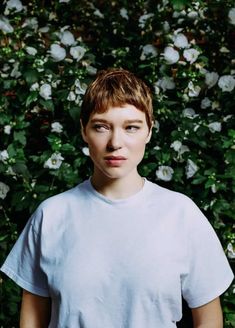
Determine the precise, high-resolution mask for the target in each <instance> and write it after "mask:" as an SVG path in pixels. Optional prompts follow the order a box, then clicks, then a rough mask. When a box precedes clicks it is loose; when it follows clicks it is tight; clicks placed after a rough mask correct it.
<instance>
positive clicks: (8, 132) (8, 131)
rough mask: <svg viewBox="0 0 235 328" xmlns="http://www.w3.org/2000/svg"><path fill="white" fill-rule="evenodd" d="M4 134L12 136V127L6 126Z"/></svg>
mask: <svg viewBox="0 0 235 328" xmlns="http://www.w3.org/2000/svg"><path fill="white" fill-rule="evenodd" d="M4 133H5V134H11V126H10V125H5V126H4Z"/></svg>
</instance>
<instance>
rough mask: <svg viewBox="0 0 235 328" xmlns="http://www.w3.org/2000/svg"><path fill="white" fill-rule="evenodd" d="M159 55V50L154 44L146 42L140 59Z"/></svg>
mask: <svg viewBox="0 0 235 328" xmlns="http://www.w3.org/2000/svg"><path fill="white" fill-rule="evenodd" d="M156 56H157V50H156V48H155V47H154V46H153V45H152V44H146V45H145V46H143V48H142V53H141V56H140V60H145V59H146V58H147V57H151V58H153V57H156Z"/></svg>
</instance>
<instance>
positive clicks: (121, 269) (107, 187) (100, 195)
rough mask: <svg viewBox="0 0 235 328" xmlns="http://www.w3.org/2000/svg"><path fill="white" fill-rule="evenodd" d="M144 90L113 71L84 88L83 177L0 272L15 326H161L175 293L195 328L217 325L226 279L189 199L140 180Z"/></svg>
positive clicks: (170, 315) (221, 259) (47, 208)
mask: <svg viewBox="0 0 235 328" xmlns="http://www.w3.org/2000/svg"><path fill="white" fill-rule="evenodd" d="M152 124H153V110H152V99H151V93H150V90H149V88H148V87H147V86H146V85H145V83H144V82H143V81H141V80H140V79H138V78H137V77H136V76H134V74H132V73H130V72H128V71H126V70H122V69H110V70H107V71H102V72H100V74H98V76H97V78H96V79H95V80H94V81H93V82H92V83H91V84H90V85H89V86H88V89H87V91H86V94H85V96H84V101H83V104H82V110H81V129H82V136H83V139H84V140H85V142H86V143H87V144H88V147H89V151H90V157H91V159H92V161H93V163H94V171H93V174H92V176H91V178H90V179H89V180H86V181H84V182H83V183H81V184H79V185H78V186H76V187H74V188H73V189H71V190H68V191H66V192H64V193H61V194H59V195H56V196H53V197H51V198H49V199H47V200H45V201H44V202H42V204H41V205H40V206H39V207H38V209H37V210H36V211H35V213H34V214H33V215H32V217H31V218H30V220H29V222H28V223H27V225H26V227H25V229H24V231H23V232H22V234H21V235H20V237H19V239H18V241H17V242H16V244H15V246H14V247H13V249H12V251H11V253H10V254H9V256H8V257H7V259H6V261H5V263H4V264H3V266H2V269H1V270H2V271H3V272H5V273H6V274H7V275H8V276H9V277H10V278H12V279H13V280H14V281H15V282H16V283H17V284H18V285H20V286H21V287H22V288H23V290H24V291H23V299H22V307H21V318H20V327H21V328H28V327H29V328H36V327H37V328H38V327H40V328H41V327H43V328H44V327H50V328H66V327H68V328H75V327H76V328H156V327H159V328H170V327H176V323H177V322H178V321H179V320H180V319H181V316H182V304H181V300H182V297H183V298H184V299H185V300H186V301H187V303H188V305H189V307H190V308H191V309H192V315H193V321H194V327H197V328H199V327H204V328H209V327H211V328H212V327H213V328H220V327H222V326H223V323H222V321H223V320H222V312H221V306H220V301H219V296H220V295H221V294H222V293H223V292H224V291H225V290H226V289H227V288H228V287H229V285H230V283H231V282H232V279H233V274H232V271H231V269H230V267H229V264H228V262H227V259H226V257H225V254H224V252H223V249H222V247H221V244H220V242H219V240H218V238H217V236H216V234H215V232H214V230H213V229H212V227H211V225H210V224H209V222H208V220H207V219H206V218H205V217H204V215H203V214H202V212H201V211H200V210H199V209H198V207H197V206H196V205H195V204H194V203H193V202H192V200H190V199H189V198H188V197H186V196H184V195H182V194H180V193H177V192H173V191H170V190H167V189H165V188H162V187H160V186H158V185H157V184H155V183H152V182H150V181H148V180H147V179H145V178H143V177H141V176H140V175H139V173H138V170H137V166H138V164H139V163H140V162H141V160H142V158H143V155H144V151H145V146H146V144H147V143H148V142H149V140H150V138H151V133H152Z"/></svg>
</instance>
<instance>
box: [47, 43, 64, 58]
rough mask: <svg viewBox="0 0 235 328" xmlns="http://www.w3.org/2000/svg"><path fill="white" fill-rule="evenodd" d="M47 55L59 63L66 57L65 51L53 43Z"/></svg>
mask: <svg viewBox="0 0 235 328" xmlns="http://www.w3.org/2000/svg"><path fill="white" fill-rule="evenodd" d="M49 53H50V54H51V57H52V59H53V60H54V61H56V62H58V61H61V60H63V59H64V58H65V57H66V51H65V49H64V48H63V47H61V46H60V45H58V44H55V43H54V44H52V45H51V46H50V50H49Z"/></svg>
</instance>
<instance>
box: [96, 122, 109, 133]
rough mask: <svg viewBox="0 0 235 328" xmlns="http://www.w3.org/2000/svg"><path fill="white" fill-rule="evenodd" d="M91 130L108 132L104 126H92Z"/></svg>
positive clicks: (107, 128)
mask: <svg viewBox="0 0 235 328" xmlns="http://www.w3.org/2000/svg"><path fill="white" fill-rule="evenodd" d="M93 129H94V130H95V131H97V132H106V131H107V130H109V127H108V126H107V125H104V124H95V125H94V126H93Z"/></svg>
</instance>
